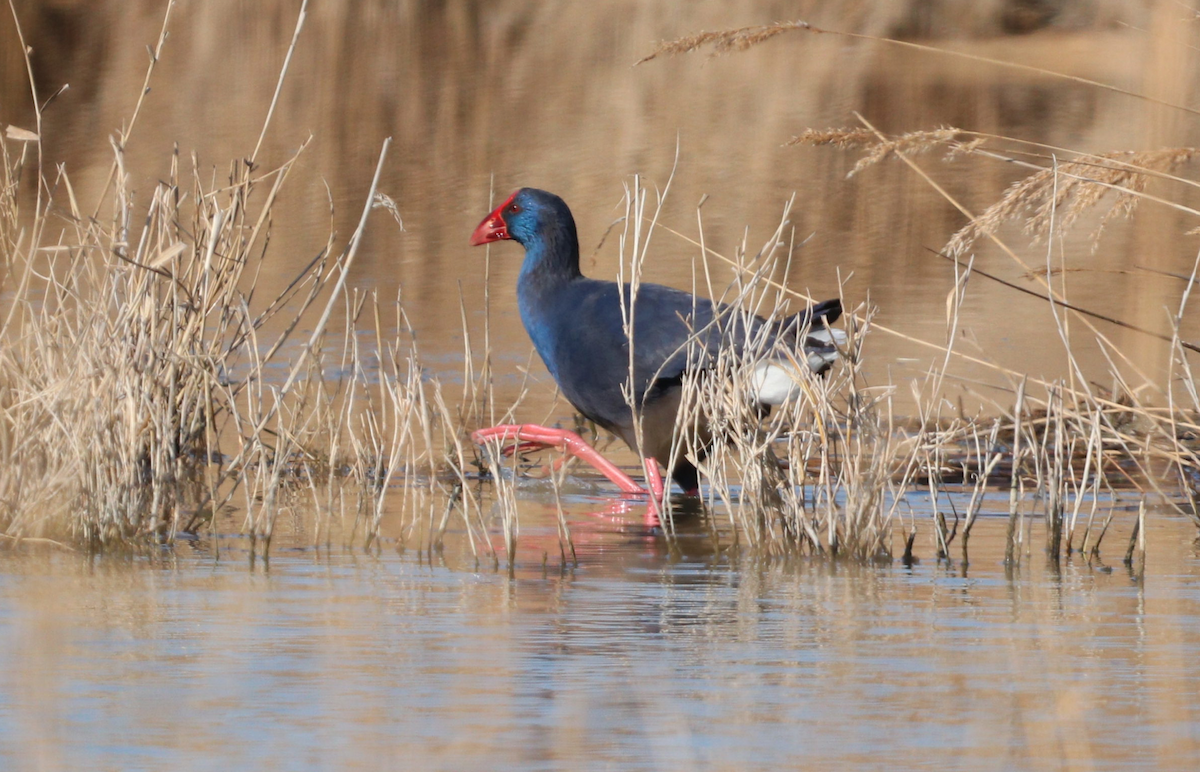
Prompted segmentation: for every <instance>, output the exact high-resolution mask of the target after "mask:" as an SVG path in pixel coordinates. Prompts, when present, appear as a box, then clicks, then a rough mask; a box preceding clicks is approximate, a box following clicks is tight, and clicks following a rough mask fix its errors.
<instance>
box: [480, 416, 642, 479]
mask: <svg viewBox="0 0 1200 772" xmlns="http://www.w3.org/2000/svg"><path fill="white" fill-rule="evenodd" d="M471 439H472V440H474V441H475V442H476V443H477V444H479V445H486V444H487V443H488V442H500V443H504V442H513V443H515V445H513V446H512V447H511V448H510V449H508V450H507V452H516V451H519V450H529V449H532V448H536V447H548V448H558V449H559V450H561V451H562V452H564V453H569V454H570V455H572V456H575V457H577V458H580V459H582V460H583V461H585V462H587V463H588V464H590V465H591V466H593V467H594V468H595V469H596V471H598V472H600V474H602V475H604V476H605V477H607V478H608V479H609V480H611V481H612V482H613V483H614V484H615V485H616V486H617V487H618V488H620V489H621V491H622V492H624V493H641V494H645V493H647V492H648V491H647V490H646V489H645V488H643V487H642V486H640V485H638V484H637V483H636V482H635V481H634V480H633V478H632V477H630V476H629V475H627V474H625V473H624V472H623V471H621V469H620V468H619V467H618V466H617V465H616V464H614V463H613V462H611V461H609V460H608V459H607V458H605V457H604V456H602V455H600V452H599V451H597V450H596V449H595V448H593V447H592V446H591V445H589V444H587V443H586V442H585V441H584V440H583V438H582V437H580V436H579V435H578V434H576V433H575V432H570V431H567V430H566V429H552V428H550V427H548V426H538V425H537V424H502V425H500V426H491V427H488V428H486V429H477V430H475V431H474V432H472V433H471ZM648 465H649V464H647V466H648ZM655 471H656V472H657V471H658V469H657V466H656V467H655ZM651 490H653V483H651ZM661 490H662V478H661V476H660V477H659V492H658V494H657V495H658V496H659V497H661V495H662V493H661Z"/></svg>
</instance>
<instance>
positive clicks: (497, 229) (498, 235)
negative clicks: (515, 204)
mask: <svg viewBox="0 0 1200 772" xmlns="http://www.w3.org/2000/svg"><path fill="white" fill-rule="evenodd" d="M516 196H517V194H516V193H513V194H512V195H511V196H509V197H508V198H506V199H504V203H503V204H501V205H500V206H498V207H496V208H495V209H493V210H492V213H491V214H489V215H488V216H487V217H485V218H483V222H481V223H479V226H478V227H477V228H475V232H474V233H472V234H471V246H473V247H477V246H479V245H480V244H487V243H488V242H491V241H500V240H501V239H511V238H512V236H509V235H508V223H506V222H504V217H503V216H502V215H501V214H500V212H502V211H503V210H504V207H506V206H508V205H509V204H510V203H512V200H513V199H514V198H516Z"/></svg>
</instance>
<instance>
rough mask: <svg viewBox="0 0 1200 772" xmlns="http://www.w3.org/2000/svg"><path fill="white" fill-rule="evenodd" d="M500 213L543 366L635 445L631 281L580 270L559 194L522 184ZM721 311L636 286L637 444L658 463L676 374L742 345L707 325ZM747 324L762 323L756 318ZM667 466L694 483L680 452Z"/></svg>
mask: <svg viewBox="0 0 1200 772" xmlns="http://www.w3.org/2000/svg"><path fill="white" fill-rule="evenodd" d="M500 213H501V217H502V218H503V220H504V224H505V226H507V234H508V237H509V238H512V239H514V240H516V241H517V242H519V243H520V244H521V245H522V246H524V247H525V261H524V263H523V264H522V265H521V274H520V277H519V278H518V280H517V300H518V304H519V306H520V312H521V321H522V322H523V323H524V325H525V329H526V331H527V332H528V333H529V337H530V338H532V339H533V345H534V347H535V348H536V349H537V352H538V354H539V355H540V356H541V358H542V361H543V362H544V363H545V364H546V369H548V370H549V371H550V374H551V375H552V376H553V377H554V380H555V381H556V382H557V383H558V386H559V388H560V389H561V390H562V393H563V396H565V397H566V398H567V399H568V400H569V401H570V402H571V404H572V405H574V406H575V408H576V409H577V410H579V412H580V413H582V414H583V415H584V416H585V417H587V418H588V419H590V420H592V421H595V422H596V423H597V424H599V425H600V426H602V427H604V428H606V429H608V430H609V431H612V432H614V433H615V434H617V435H618V436H620V437H621V438H622V439H623V440H625V442H626V443H627V444H629V445H630V447H636V442H637V438H636V436H635V434H634V431H633V426H634V421H633V412H632V411H631V410H630V407H629V403H628V401H627V400H626V398H625V394H624V391H623V387H624V386H626V384H628V383H629V373H630V355H629V338H628V336H627V335H626V332H625V329H626V328H625V319H624V316H623V313H622V303H621V293H624V294H625V296H626V300H628V295H629V286H628V285H618V284H617V283H615V282H609V281H597V280H595V279H588V278H586V277H584V276H583V275H582V273H580V271H579V239H578V236H577V235H576V232H575V220H574V218H573V217H572V216H571V211H570V209H568V208H567V205H566V203H565V202H563V200H562V199H561V198H559V197H558V196H555V195H553V194H551V193H547V192H545V191H542V190H537V189H534V188H523V189H521V190H519V191H518V192H517V193H515V194H514V195H513V197H512V198H511V199H510V200H509V202H506V204H505V205H504V206H503V207H502V208H501V210H500ZM840 312H841V305H840V303H838V301H828V302H827V303H823V304H821V305H820V306H818V307H816V308H815V309H814V310H813V312H812V313H813V315H814V318H817V317H821V316H824V317H826V318H828V319H829V321H834V320H836V319H837V315H838V314H839V313H840ZM720 313H721V308H719V307H714V304H713V303H712V301H710V300H707V299H704V298H699V297H697V296H695V295H693V294H691V293H688V292H683V291H680V290H677V289H672V288H670V287H664V286H661V285H658V284H641V285H640V286H639V288H638V293H637V298H636V305H635V307H634V311H633V336H634V346H633V353H634V356H633V363H632V364H633V370H632V371H633V387H634V389H633V394H634V395H635V405H636V406H637V408H638V410H640V411H641V413H642V416H643V426H642V434H643V438H642V439H643V445H642V451H643V453H644V454H645V455H646V456H648V457H650V458H655V459H657V460H658V461H659V462H661V463H664V464H665V463H666V462H667V461H668V458H669V454H668V453H667V451H666V449H667V448H669V447H670V443H671V435H672V432H673V427H674V421H675V409H676V406H677V404H678V399H679V391H680V380H681V378H682V376H683V374H684V373H685V372H686V371H687V370H688V369H689V368H691V367H697V366H700V367H702V366H704V360H706V359H707V358H708V356H710V355H712V354H715V352H716V349H717V348H718V347H720V346H722V345H730V344H733V345H740V341H741V340H744V339H745V336H744V335H743V334H741V333H740V332H736V333H735V334H731V333H730V331H728V330H721V329H718V327H719V325H715V324H712V322H713V318H714V314H720ZM739 318H740V317H739ZM793 319H794V321H792V322H791V323H790V324H788V325H786V326H788V327H789V328H797V327H798V326H799V325H800V322H801V321H806V320H798V318H793ZM796 320H798V321H796ZM750 324H751V325H752V326H753V327H757V326H758V325H762V324H768V323H767V322H765V321H764V320H762V319H759V318H757V317H754V318H753V319H752V320H751V322H750ZM774 329H775V327H774V326H773V327H772V330H774ZM781 329H782V328H781ZM793 335H794V333H793ZM689 341H690V342H691V345H690V346H689ZM689 349H690V350H689ZM689 357H690V359H689ZM669 471H670V472H671V474H672V476H673V477H674V478H675V481H676V482H677V483H679V484H680V485H681V486H682V487H683V488H684V489H685V490H694V489H695V488H696V486H697V482H698V480H697V475H696V469H695V467H694V466H693V465H692V464H691V463H689V462H687V461H686V460H682V459H681V460H679V461H678V462H677V463H676V465H675V466H674V468H673V469H670V470H669Z"/></svg>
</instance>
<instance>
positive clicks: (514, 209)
mask: <svg viewBox="0 0 1200 772" xmlns="http://www.w3.org/2000/svg"><path fill="white" fill-rule="evenodd" d="M508 211H509V212H511V213H512V214H516V213H517V212H519V211H521V207H520V205H519V204H509V206H508Z"/></svg>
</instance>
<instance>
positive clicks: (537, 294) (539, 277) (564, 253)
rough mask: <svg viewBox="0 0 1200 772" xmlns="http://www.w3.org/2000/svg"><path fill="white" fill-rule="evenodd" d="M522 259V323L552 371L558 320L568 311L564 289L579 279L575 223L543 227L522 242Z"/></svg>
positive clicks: (519, 287)
mask: <svg viewBox="0 0 1200 772" xmlns="http://www.w3.org/2000/svg"><path fill="white" fill-rule="evenodd" d="M522 243H523V244H524V246H525V260H524V262H522V263H521V273H520V275H519V276H518V277H517V307H518V308H519V309H520V312H521V323H522V324H524V325H525V331H526V332H527V333H529V337H530V338H531V339H532V340H533V346H534V348H536V349H537V352H538V355H539V356H541V358H542V361H543V362H545V363H546V367H547V368H548V369H549V370H550V374H551V375H553V376H555V377H556V378H557V373H555V372H554V364H553V362H554V359H555V357H554V354H553V351H554V346H555V340H556V338H557V336H556V331H557V326H556V322H557V321H565V317H569V316H570V314H571V309H570V308H561V307H560V306H559V304H560V302H562V301H563V300H564V293H565V291H566V289H567V286H568V285H570V284H571V282H573V281H574V280H576V279H579V278H582V276H583V274H581V273H580V271H579V240H578V237H577V236H576V235H575V223H573V222H570V221H568V222H565V223H564V222H558V223H555V224H553V225H550V226H547V227H543V228H542V229H540V230H539V231H538V232H537V233H536V234H535V235H534V237H532V238H528V239H524V240H522Z"/></svg>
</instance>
